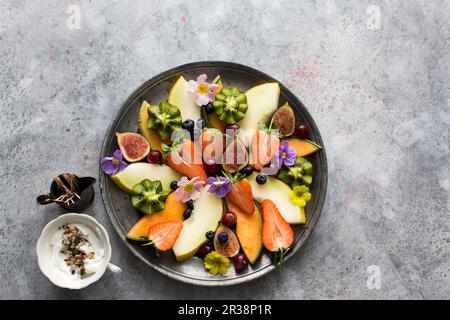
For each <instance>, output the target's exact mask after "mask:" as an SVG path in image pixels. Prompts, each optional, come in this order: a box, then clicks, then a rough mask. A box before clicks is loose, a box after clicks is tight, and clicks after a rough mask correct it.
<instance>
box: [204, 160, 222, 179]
mask: <svg viewBox="0 0 450 320" xmlns="http://www.w3.org/2000/svg"><path fill="white" fill-rule="evenodd" d="M203 167H204V168H205V171H206V173H207V174H210V175H212V176H214V175H216V174H217V173H218V172H219V170H220V166H219V165H218V164H217V163H216V161H215V160H214V159H207V160H205V162H204V165H203Z"/></svg>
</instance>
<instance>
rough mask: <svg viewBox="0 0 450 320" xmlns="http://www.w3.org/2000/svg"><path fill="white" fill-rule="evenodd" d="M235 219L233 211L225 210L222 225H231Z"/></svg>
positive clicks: (234, 222)
mask: <svg viewBox="0 0 450 320" xmlns="http://www.w3.org/2000/svg"><path fill="white" fill-rule="evenodd" d="M236 219H237V217H236V214H235V213H234V212H231V211H227V212H225V214H224V215H223V217H222V224H223V225H224V226H227V227H231V226H233V225H235V224H236Z"/></svg>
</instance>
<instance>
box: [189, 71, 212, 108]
mask: <svg viewBox="0 0 450 320" xmlns="http://www.w3.org/2000/svg"><path fill="white" fill-rule="evenodd" d="M207 78H208V76H207V75H206V74H201V75H199V76H198V77H197V81H194V80H189V89H188V96H189V97H190V98H191V99H192V100H194V101H195V103H196V104H197V105H198V106H199V107H201V106H204V105H207V104H208V103H209V102H213V101H214V98H215V97H216V93H215V91H214V90H215V89H217V88H218V87H219V86H218V85H217V84H210V83H209V82H206V79H207Z"/></svg>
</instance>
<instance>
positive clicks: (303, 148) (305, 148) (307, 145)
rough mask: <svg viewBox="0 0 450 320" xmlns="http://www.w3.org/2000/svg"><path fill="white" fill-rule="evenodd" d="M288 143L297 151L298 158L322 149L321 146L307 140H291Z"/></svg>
mask: <svg viewBox="0 0 450 320" xmlns="http://www.w3.org/2000/svg"><path fill="white" fill-rule="evenodd" d="M287 141H288V143H289V146H290V147H292V148H294V149H295V152H296V153H297V157H305V156H308V155H310V154H313V153H314V152H316V151H318V150H320V149H322V147H321V146H319V145H318V144H316V143H314V142H312V141H310V140H307V139H304V140H303V139H297V138H289V139H287Z"/></svg>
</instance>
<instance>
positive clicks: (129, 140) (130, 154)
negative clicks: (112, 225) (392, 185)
mask: <svg viewBox="0 0 450 320" xmlns="http://www.w3.org/2000/svg"><path fill="white" fill-rule="evenodd" d="M116 136H117V143H118V144H119V148H120V151H121V152H122V154H123V157H124V158H125V160H127V161H129V162H136V161H140V160H142V159H144V158H145V157H146V156H147V155H148V153H149V152H150V144H149V143H148V141H147V139H145V138H144V137H143V136H141V135H140V134H139V133H135V132H124V133H119V132H117V133H116Z"/></svg>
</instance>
